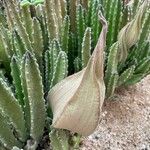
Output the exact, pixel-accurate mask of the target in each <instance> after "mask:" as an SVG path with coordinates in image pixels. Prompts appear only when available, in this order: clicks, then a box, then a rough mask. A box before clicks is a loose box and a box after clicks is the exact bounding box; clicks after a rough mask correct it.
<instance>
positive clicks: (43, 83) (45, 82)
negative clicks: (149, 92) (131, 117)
mask: <svg viewBox="0 0 150 150" xmlns="http://www.w3.org/2000/svg"><path fill="white" fill-rule="evenodd" d="M3 5H4V7H0V121H1V124H0V149H13V150H18V149H21V148H24V149H32V150H34V149H36V148H38V147H40V146H39V144H40V143H41V140H42V139H43V136H44V134H45V133H46V131H45V130H48V132H49V133H47V134H49V137H50V145H51V147H52V148H53V149H54V150H55V149H56V150H59V149H60V150H62V149H64V150H67V149H69V148H70V147H74V148H75V147H78V144H79V139H80V136H79V135H78V134H77V135H76V134H74V133H75V132H77V133H79V134H81V135H89V134H91V133H92V132H93V131H94V129H95V128H96V126H97V125H98V120H99V117H100V110H101V107H102V104H103V101H104V98H109V99H111V97H112V96H113V95H114V91H115V89H116V88H119V87H120V86H128V85H132V84H135V83H137V82H139V81H140V80H141V79H142V78H144V77H145V76H146V75H148V74H150V23H149V19H150V11H149V7H150V3H149V1H148V0H145V1H137V0H131V2H130V3H128V4H126V3H124V2H123V1H122V0H106V1H104V0H82V1H78V0H55V1H54V0H12V1H10V0H5V1H3ZM100 12H101V13H102V14H103V16H104V17H102V15H101V22H102V23H100V21H99V17H98V14H99V13H100ZM105 20H107V22H108V33H107V36H106V21H105ZM104 29H105V31H104ZM100 32H101V36H100V38H99V34H100ZM102 36H103V38H102ZM105 43H106V44H105ZM104 56H105V57H104ZM103 57H104V58H105V59H104V58H103ZM103 64H104V65H103ZM76 72H78V73H76ZM68 75H72V76H69V77H67V76H68ZM65 77H67V78H65ZM64 78H65V79H64ZM63 79H64V80H63ZM61 80H62V81H61ZM68 83H69V84H68ZM104 83H105V84H104ZM74 84H75V87H73V88H72V86H74ZM69 87H70V89H68V88H69ZM105 87H106V91H105ZM49 91H50V92H49ZM90 91H93V93H95V94H93V95H91V93H90ZM48 92H49V94H48ZM67 92H69V93H70V95H67V97H65V93H67ZM104 93H106V95H105V96H104ZM62 94H63V95H62ZM47 95H48V97H47ZM61 101H62V102H61ZM49 102H50V104H49ZM59 102H60V103H59ZM93 102H94V103H93ZM83 104H84V106H83ZM92 104H93V105H92ZM92 106H94V107H92ZM91 107H92V108H93V111H92V112H91V111H89V109H90V108H91ZM82 112H83V113H82ZM91 114H92V116H93V117H92V118H91V121H89V123H88V128H85V130H84V129H83V127H84V125H85V124H86V123H87V119H88V118H90V117H91ZM85 118H86V119H85ZM79 119H81V121H80V123H78V121H79ZM52 120H53V121H52ZM74 122H76V123H77V124H74ZM75 125H76V126H75ZM54 127H56V128H54ZM57 128H61V129H57ZM64 129H67V130H64ZM68 130H70V131H71V132H70V131H68Z"/></svg>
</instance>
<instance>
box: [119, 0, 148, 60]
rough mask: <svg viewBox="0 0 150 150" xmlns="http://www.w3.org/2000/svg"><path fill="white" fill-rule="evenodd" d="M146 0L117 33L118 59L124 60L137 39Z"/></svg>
mask: <svg viewBox="0 0 150 150" xmlns="http://www.w3.org/2000/svg"><path fill="white" fill-rule="evenodd" d="M148 3H149V2H148V0H145V1H144V2H143V4H142V6H141V7H140V9H139V10H138V12H137V14H136V16H135V18H134V19H133V20H132V21H131V22H129V23H128V24H127V25H126V26H125V27H123V28H122V30H121V31H120V33H119V35H118V42H119V50H120V56H119V57H120V58H119V59H120V61H121V60H125V59H126V57H127V53H128V50H129V49H130V48H131V47H132V46H133V45H134V44H135V43H136V42H137V41H138V39H139V36H140V31H141V27H142V18H143V16H144V12H145V10H146V7H147V6H148Z"/></svg>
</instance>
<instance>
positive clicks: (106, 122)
mask: <svg viewBox="0 0 150 150" xmlns="http://www.w3.org/2000/svg"><path fill="white" fill-rule="evenodd" d="M116 93H117V94H116V96H115V97H114V98H113V100H112V101H105V104H104V106H103V112H102V117H101V122H100V124H99V127H98V129H97V131H96V132H95V133H94V134H93V135H91V136H89V137H88V138H84V139H83V142H82V148H81V150H150V76H148V77H146V78H145V79H143V80H142V81H141V82H140V83H138V84H136V85H135V86H131V87H128V88H122V89H119V91H117V92H116Z"/></svg>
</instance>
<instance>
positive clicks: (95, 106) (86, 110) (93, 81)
mask: <svg viewBox="0 0 150 150" xmlns="http://www.w3.org/2000/svg"><path fill="white" fill-rule="evenodd" d="M100 22H101V23H102V25H103V27H102V31H101V34H100V37H99V39H98V43H97V45H96V47H95V49H94V51H93V54H92V56H91V58H90V59H89V62H88V64H87V66H86V67H85V68H84V69H83V70H81V71H80V72H78V73H76V74H73V75H72V76H69V77H67V78H65V79H64V80H62V81H61V82H60V83H58V84H56V85H55V86H54V87H53V88H52V89H51V90H50V91H49V94H48V100H49V103H50V106H51V108H52V111H53V123H52V126H53V127H54V128H60V129H67V130H70V131H72V132H74V133H78V134H80V135H83V136H88V135H90V134H92V133H93V132H94V131H95V129H96V127H97V125H98V123H99V118H100V115H101V108H102V105H103V102H104V98H105V84H104V79H103V77H104V67H103V64H104V49H105V45H106V33H107V22H106V20H105V18H104V17H103V16H102V14H100Z"/></svg>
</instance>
